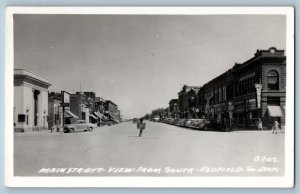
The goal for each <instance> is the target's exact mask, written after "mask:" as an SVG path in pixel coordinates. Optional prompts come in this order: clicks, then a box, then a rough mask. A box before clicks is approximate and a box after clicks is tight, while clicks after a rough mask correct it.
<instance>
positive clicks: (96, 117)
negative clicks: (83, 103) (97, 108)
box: [90, 115, 98, 120]
mask: <svg viewBox="0 0 300 194" xmlns="http://www.w3.org/2000/svg"><path fill="white" fill-rule="evenodd" d="M90 117H92V118H94V119H96V120H97V119H98V118H97V117H95V116H94V115H90Z"/></svg>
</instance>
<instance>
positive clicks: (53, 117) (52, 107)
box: [48, 92, 63, 131]
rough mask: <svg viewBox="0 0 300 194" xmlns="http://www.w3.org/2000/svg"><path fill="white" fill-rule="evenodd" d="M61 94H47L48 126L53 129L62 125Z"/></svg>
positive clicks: (55, 129)
mask: <svg viewBox="0 0 300 194" xmlns="http://www.w3.org/2000/svg"><path fill="white" fill-rule="evenodd" d="M62 103H63V96H62V94H61V93H55V92H51V93H49V94H48V114H49V117H48V127H49V129H51V130H53V131H59V129H61V128H62V127H63V108H62V106H61V105H62Z"/></svg>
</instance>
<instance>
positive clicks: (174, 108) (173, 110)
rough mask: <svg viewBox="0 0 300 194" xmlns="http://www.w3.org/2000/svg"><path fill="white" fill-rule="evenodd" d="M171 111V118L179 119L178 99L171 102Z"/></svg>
mask: <svg viewBox="0 0 300 194" xmlns="http://www.w3.org/2000/svg"><path fill="white" fill-rule="evenodd" d="M169 111H170V116H171V117H172V118H179V116H180V115H179V105H178V99H172V100H170V102H169Z"/></svg>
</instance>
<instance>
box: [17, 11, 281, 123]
mask: <svg viewBox="0 0 300 194" xmlns="http://www.w3.org/2000/svg"><path fill="white" fill-rule="evenodd" d="M285 27H286V22H285V17H284V16H280V15H192V16H191V15H190V16H184V15H181V16H179V15H169V16H167V15H39V14H37V15H15V16H14V68H23V69H27V70H29V71H31V72H33V73H35V74H38V75H40V76H43V77H45V78H47V79H48V80H49V82H50V83H51V84H52V85H51V86H50V88H49V91H54V92H60V91H61V90H65V91H68V92H70V93H73V92H76V91H80V89H81V91H92V92H95V93H96V96H99V97H102V98H104V99H107V100H111V101H113V102H115V103H116V104H117V105H118V107H119V109H120V111H121V114H122V115H123V116H124V117H125V118H133V117H141V116H143V115H145V114H146V113H149V112H151V110H153V109H156V108H161V107H164V108H166V107H167V106H168V103H169V101H170V100H171V99H174V98H177V97H178V96H177V93H178V92H179V91H180V90H181V88H182V86H183V85H184V84H186V85H193V86H201V85H203V84H205V83H207V82H208V81H210V80H212V79H213V78H215V77H216V76H218V75H220V74H222V73H224V72H225V71H226V70H228V69H230V68H231V67H232V66H233V65H234V63H235V62H238V63H242V62H245V61H247V60H248V59H250V58H252V57H253V56H254V53H255V52H256V50H257V49H260V50H263V49H268V48H270V47H273V46H274V47H276V48H277V49H286V28H285Z"/></svg>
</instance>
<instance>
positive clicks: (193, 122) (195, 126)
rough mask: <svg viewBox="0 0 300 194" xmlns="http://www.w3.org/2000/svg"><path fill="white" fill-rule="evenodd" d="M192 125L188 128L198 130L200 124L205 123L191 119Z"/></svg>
mask: <svg viewBox="0 0 300 194" xmlns="http://www.w3.org/2000/svg"><path fill="white" fill-rule="evenodd" d="M190 121H191V122H190V123H189V124H188V126H187V127H190V128H194V129H195V128H197V125H199V123H201V122H202V121H203V119H190Z"/></svg>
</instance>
